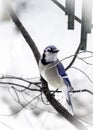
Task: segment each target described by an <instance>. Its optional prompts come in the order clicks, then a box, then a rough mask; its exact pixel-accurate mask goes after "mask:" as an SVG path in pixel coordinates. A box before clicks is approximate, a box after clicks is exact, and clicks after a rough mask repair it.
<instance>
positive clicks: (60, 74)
mask: <svg viewBox="0 0 93 130" xmlns="http://www.w3.org/2000/svg"><path fill="white" fill-rule="evenodd" d="M58 52H59V50H58V49H57V48H56V47H55V46H53V45H50V46H47V47H46V48H45V49H44V52H43V54H42V57H41V59H40V61H39V70H40V74H41V76H42V77H43V78H44V79H45V80H46V81H47V82H48V84H49V85H51V86H53V87H56V88H62V86H64V85H65V86H66V100H67V103H68V105H69V106H70V107H71V109H72V111H73V107H72V102H71V97H70V93H69V92H70V91H72V86H71V83H70V80H69V78H68V75H67V74H66V72H65V69H64V66H63V65H62V63H61V62H60V61H59V60H58V58H57V54H58Z"/></svg>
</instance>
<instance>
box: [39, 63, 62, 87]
mask: <svg viewBox="0 0 93 130" xmlns="http://www.w3.org/2000/svg"><path fill="white" fill-rule="evenodd" d="M39 70H40V74H41V75H42V77H43V78H44V79H45V80H46V81H47V82H48V84H49V85H51V86H52V87H56V88H60V87H62V86H63V85H64V82H63V79H62V77H61V76H58V70H57V68H56V66H55V63H51V64H48V65H43V64H42V63H41V61H40V63H39Z"/></svg>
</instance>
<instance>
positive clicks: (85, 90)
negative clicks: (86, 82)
mask: <svg viewBox="0 0 93 130" xmlns="http://www.w3.org/2000/svg"><path fill="white" fill-rule="evenodd" d="M80 92H88V93H90V94H91V95H93V92H91V91H90V90H88V89H82V90H72V91H71V93H80Z"/></svg>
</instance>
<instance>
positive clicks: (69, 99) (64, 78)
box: [57, 62, 73, 111]
mask: <svg viewBox="0 0 93 130" xmlns="http://www.w3.org/2000/svg"><path fill="white" fill-rule="evenodd" d="M57 69H58V73H59V75H60V76H62V78H63V80H64V83H65V84H66V86H67V102H68V104H69V105H70V106H71V109H72V111H73V107H72V103H71V97H70V93H69V91H71V90H72V87H71V83H70V80H69V78H68V76H67V74H66V71H65V69H64V66H63V65H62V63H61V62H59V63H58V64H57Z"/></svg>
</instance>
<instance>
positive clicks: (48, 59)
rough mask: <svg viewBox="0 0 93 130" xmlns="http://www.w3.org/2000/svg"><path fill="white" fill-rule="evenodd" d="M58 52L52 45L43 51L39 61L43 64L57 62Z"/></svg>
mask: <svg viewBox="0 0 93 130" xmlns="http://www.w3.org/2000/svg"><path fill="white" fill-rule="evenodd" d="M58 52H59V50H58V49H57V48H56V47H55V46H53V45H50V46H47V47H46V48H45V49H44V52H43V55H42V59H41V60H42V61H43V62H45V63H46V64H48V63H52V62H55V61H56V60H57V53H58Z"/></svg>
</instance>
